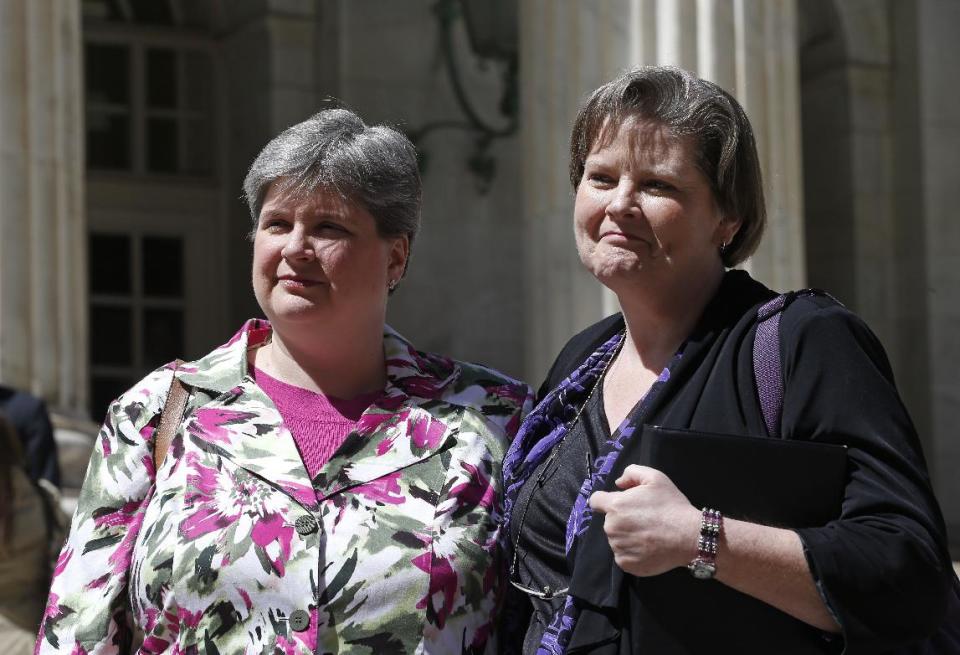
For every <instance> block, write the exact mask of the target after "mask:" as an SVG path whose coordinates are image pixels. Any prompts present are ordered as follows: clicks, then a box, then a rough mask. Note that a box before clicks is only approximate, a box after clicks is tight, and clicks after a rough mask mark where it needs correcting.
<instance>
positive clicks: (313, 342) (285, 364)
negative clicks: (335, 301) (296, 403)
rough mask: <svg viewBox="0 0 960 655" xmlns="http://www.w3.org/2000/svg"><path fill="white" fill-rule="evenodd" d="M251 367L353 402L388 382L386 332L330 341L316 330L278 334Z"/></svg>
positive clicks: (380, 330)
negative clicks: (385, 354)
mask: <svg viewBox="0 0 960 655" xmlns="http://www.w3.org/2000/svg"><path fill="white" fill-rule="evenodd" d="M251 363H252V364H253V365H255V366H256V367H257V368H259V369H260V370H262V371H264V372H265V373H266V374H267V375H270V376H271V377H273V378H276V379H277V380H280V381H281V382H286V383H287V384H292V385H294V386H297V387H302V388H304V389H309V390H311V391H317V392H320V393H322V394H324V395H326V396H333V397H336V398H343V399H350V398H355V397H357V396H360V395H362V394H365V393H370V392H374V391H379V390H380V389H383V387H384V385H385V384H386V381H387V373H386V363H385V360H384V355H383V327H382V326H378V328H377V329H375V330H372V329H371V330H366V331H363V332H361V331H353V332H350V333H349V336H348V337H341V338H338V339H327V338H324V336H322V335H321V334H318V333H317V332H316V331H315V330H299V331H295V330H278V329H277V328H276V326H274V329H273V336H272V339H271V341H270V343H268V344H267V345H265V346H263V347H262V348H259V349H258V350H256V351H253V353H252V358H251Z"/></svg>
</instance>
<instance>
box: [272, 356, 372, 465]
mask: <svg viewBox="0 0 960 655" xmlns="http://www.w3.org/2000/svg"><path fill="white" fill-rule="evenodd" d="M253 379H254V380H255V381H256V383H257V385H258V386H259V387H260V388H261V389H263V392H264V393H265V394H267V396H269V398H270V400H272V401H273V404H274V405H276V406H277V409H278V410H279V411H280V416H281V417H282V418H283V423H284V425H286V426H287V429H288V430H290V434H292V435H293V439H294V441H296V442H297V448H298V449H299V450H300V456H301V457H302V458H303V463H304V464H305V465H306V467H307V472H308V473H309V474H310V477H311V478H315V477H316V476H317V474H318V473H319V472H320V469H321V468H323V465H324V464H326V463H327V462H328V461H330V457H331V456H333V453H334V452H336V450H337V448H339V447H340V445H341V444H342V443H343V441H344V440H345V439H346V438H347V435H349V434H350V431H351V430H353V428H354V426H355V425H356V424H357V421H358V420H359V419H360V415H361V414H363V412H364V410H365V409H367V407H369V406H370V404H371V403H373V401H374V400H376V399H377V398H379V397H380V393H381V392H379V391H377V392H374V393H369V394H365V395H363V396H358V397H356V398H351V399H350V400H342V399H340V398H334V397H333V396H325V395H323V394H322V393H317V392H315V391H310V390H308V389H304V388H302V387H295V386H293V385H292V384H287V383H286V382H281V381H280V380H278V379H276V378H274V377H271V376H269V375H267V374H266V373H264V372H263V371H261V370H260V369H258V368H256V367H253Z"/></svg>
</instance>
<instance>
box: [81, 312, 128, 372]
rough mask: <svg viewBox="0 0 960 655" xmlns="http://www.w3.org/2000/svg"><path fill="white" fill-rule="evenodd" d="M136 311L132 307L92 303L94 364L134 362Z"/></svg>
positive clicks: (107, 364) (118, 364) (117, 364)
mask: <svg viewBox="0 0 960 655" xmlns="http://www.w3.org/2000/svg"><path fill="white" fill-rule="evenodd" d="M132 316H133V313H132V312H131V310H130V308H129V307H104V306H102V305H97V304H96V303H92V304H91V305H90V364H91V365H92V366H98V365H105V366H130V365H132V364H133V346H132V342H133V326H132V321H131V318H132Z"/></svg>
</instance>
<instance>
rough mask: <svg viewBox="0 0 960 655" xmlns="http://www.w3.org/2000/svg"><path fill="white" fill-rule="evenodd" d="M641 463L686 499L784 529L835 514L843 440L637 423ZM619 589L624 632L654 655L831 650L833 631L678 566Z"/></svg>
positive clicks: (836, 645)
mask: <svg viewBox="0 0 960 655" xmlns="http://www.w3.org/2000/svg"><path fill="white" fill-rule="evenodd" d="M639 459H640V462H639V463H641V464H644V465H646V466H651V467H653V468H656V469H659V470H661V471H663V472H664V473H666V474H667V476H669V477H670V479H671V480H672V481H673V482H674V484H676V485H677V488H678V489H680V491H682V492H683V493H684V494H685V495H686V496H687V498H688V499H689V500H690V502H691V503H693V505H694V506H695V507H704V506H706V507H712V508H716V509H718V510H720V511H721V512H723V514H724V516H726V517H730V518H739V519H744V520H748V521H752V522H756V523H762V524H765V525H772V526H778V527H783V528H802V527H813V526H820V525H824V524H826V523H828V522H829V521H831V520H832V519H835V518H837V517H838V516H839V515H840V508H841V504H842V502H843V494H844V486H845V484H846V475H847V452H846V448H845V447H843V446H836V445H832V444H822V443H812V442H802V441H795V440H789V439H775V438H770V437H744V436H730V435H724V434H715V433H708V432H694V431H690V430H676V429H670V428H662V427H654V426H645V427H644V429H643V433H642V434H641V442H640V457H639ZM625 593H626V594H628V595H629V596H630V597H631V600H630V601H629V602H630V607H631V611H632V612H633V613H634V615H635V616H636V618H635V620H634V621H633V622H632V624H631V625H634V626H643V629H642V631H641V632H640V633H638V634H636V635H633V640H634V642H636V644H637V645H638V646H640V647H641V648H640V650H643V651H644V652H651V653H657V654H658V655H675V654H680V653H683V654H685V655H686V654H689V655H699V654H700V653H715V652H718V650H717V649H718V648H720V651H719V652H724V653H737V654H738V655H740V654H743V655H753V654H755V653H756V654H759V653H763V655H767V654H769V653H776V654H777V655H808V654H818V655H820V654H823V653H834V652H839V650H840V648H842V640H836V641H833V642H828V641H825V640H824V638H823V636H822V633H820V632H819V631H818V630H816V629H814V628H812V627H810V626H809V625H807V624H805V623H803V622H801V621H798V620H797V619H794V618H792V617H790V616H788V615H787V614H784V613H783V612H780V611H779V610H777V609H774V608H773V607H772V606H770V605H767V604H765V603H763V602H761V601H759V600H757V599H755V598H752V597H750V596H747V595H745V594H742V593H740V592H738V591H736V590H734V589H732V588H731V587H727V586H726V585H724V584H722V583H720V582H717V581H715V580H695V579H694V578H693V576H691V575H690V573H689V572H688V571H687V570H686V569H685V568H677V569H673V570H671V571H667V572H666V573H663V574H661V575H656V576H652V577H646V578H639V577H638V578H630V583H629V584H628V585H626V589H625Z"/></svg>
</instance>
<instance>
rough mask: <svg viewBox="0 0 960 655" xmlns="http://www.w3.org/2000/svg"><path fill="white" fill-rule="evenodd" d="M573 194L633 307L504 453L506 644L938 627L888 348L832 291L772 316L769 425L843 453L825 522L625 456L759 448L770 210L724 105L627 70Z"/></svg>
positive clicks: (578, 161) (939, 557)
mask: <svg viewBox="0 0 960 655" xmlns="http://www.w3.org/2000/svg"><path fill="white" fill-rule="evenodd" d="M570 180H571V183H572V185H573V187H574V189H575V191H576V202H575V209H574V233H575V236H576V243H577V249H578V251H579V254H580V258H581V260H582V261H583V263H584V265H585V266H586V267H587V269H588V270H590V272H591V273H593V274H594V276H595V277H596V278H597V279H598V280H599V281H600V282H601V283H603V284H604V285H605V286H607V287H608V288H610V289H611V290H612V291H613V292H614V293H616V295H617V297H618V300H619V303H620V306H621V309H622V314H620V315H617V316H614V317H611V318H608V319H606V320H604V321H601V322H600V323H598V324H596V325H594V326H592V327H590V328H588V329H587V330H586V331H584V332H583V333H581V334H579V335H577V336H575V337H574V338H573V339H572V340H571V341H570V342H569V343H568V344H567V346H566V347H565V348H564V350H563V351H562V352H561V354H560V356H559V357H558V359H557V361H556V362H555V364H554V366H553V368H552V370H551V372H550V374H549V375H548V378H547V380H546V382H545V383H544V386H543V387H542V388H541V391H540V401H541V402H540V404H539V406H538V408H537V409H536V410H535V411H534V412H533V414H531V415H530V417H528V419H527V421H526V422H525V424H524V426H523V428H522V429H521V432H520V434H519V435H518V437H517V439H516V440H515V442H514V445H513V447H512V448H511V450H510V453H509V454H508V455H507V458H506V460H505V462H504V477H505V485H506V489H507V491H506V500H505V516H506V521H507V526H508V529H507V530H505V531H504V533H505V539H507V540H509V543H508V544H506V546H507V550H508V552H509V556H510V561H511V562H512V564H511V567H510V579H511V582H512V583H513V585H514V587H515V588H516V589H518V590H519V591H518V592H517V593H515V594H514V597H513V598H512V599H511V603H512V604H513V611H512V612H510V613H509V614H508V615H509V616H520V615H523V610H524V609H526V610H529V616H530V619H529V622H526V623H524V624H523V625H522V626H519V627H518V628H517V629H516V630H514V631H513V634H510V629H507V632H508V634H507V635H506V638H505V639H504V641H505V643H507V644H511V643H513V644H519V643H520V642H521V641H522V643H523V649H522V652H523V653H531V654H532V653H549V654H554V653H555V654H561V653H572V652H594V653H595V652H603V653H607V652H609V653H640V652H643V653H656V654H657V655H664V654H670V653H706V652H736V653H774V652H775V653H829V652H845V653H848V654H851V655H852V654H854V653H879V652H883V651H884V650H888V649H891V648H895V647H899V646H901V645H904V644H908V643H911V642H915V641H917V640H919V639H922V638H923V637H924V636H925V635H927V634H929V633H930V632H932V631H934V630H935V629H936V627H937V626H938V625H939V623H940V621H941V620H942V617H943V615H944V611H945V606H946V599H947V591H948V589H949V584H950V579H951V577H950V575H951V574H950V573H949V571H950V563H949V557H948V554H947V549H946V540H945V531H944V526H943V519H942V517H941V514H940V510H939V508H938V506H937V502H936V500H935V498H934V496H933V493H932V490H931V487H930V482H929V478H928V474H927V471H926V467H925V464H924V461H923V455H922V453H921V450H920V445H919V442H918V439H917V436H916V433H915V431H914V428H913V426H912V424H911V422H910V419H909V417H908V415H907V413H906V411H905V409H904V407H903V405H902V403H901V401H900V398H899V396H898V394H897V391H896V388H895V387H894V383H893V376H892V373H891V371H890V367H889V364H888V362H887V359H886V356H885V355H884V352H883V349H882V348H881V346H880V344H879V343H878V341H877V340H876V338H875V337H874V336H873V335H872V333H871V332H870V331H869V329H868V328H867V327H866V326H865V325H864V324H863V322H862V321H861V320H860V319H858V318H857V317H856V316H854V315H853V314H852V313H850V312H849V311H847V310H846V309H844V308H843V307H842V306H841V305H839V304H838V303H836V302H835V301H833V300H831V299H830V298H828V297H826V296H817V295H814V296H803V297H799V298H797V299H796V300H794V301H793V302H791V303H790V304H788V305H787V306H786V308H785V309H784V310H783V312H782V315H781V316H780V324H779V351H778V354H779V356H780V362H781V369H780V370H781V371H782V379H783V384H784V394H783V398H782V407H781V408H778V409H781V410H782V412H781V419H780V421H779V423H778V424H777V425H776V426H774V427H775V428H777V431H779V433H780V434H781V435H782V436H783V437H784V438H787V439H795V440H808V441H813V442H823V443H831V444H842V445H844V446H846V447H847V453H848V454H847V469H846V482H845V485H844V491H843V494H842V496H843V497H842V508H841V509H840V510H839V516H838V517H837V518H836V519H835V520H831V521H829V522H827V523H826V524H825V525H817V526H814V527H802V528H796V529H788V528H781V527H775V526H772V525H763V524H760V523H754V522H750V521H747V520H738V519H737V518H733V517H730V516H723V514H722V512H723V508H722V507H718V508H716V509H711V508H699V507H694V506H693V505H692V504H691V503H690V502H689V501H688V499H687V498H686V496H685V495H684V494H683V493H682V492H681V491H680V490H679V489H678V488H677V487H676V486H675V485H674V483H673V482H672V481H671V479H670V478H669V477H667V476H666V475H665V474H663V473H661V472H660V471H658V470H656V469H653V468H649V467H645V466H639V465H638V464H637V462H638V461H639V459H640V444H641V443H642V439H641V434H642V432H643V430H644V426H649V425H657V426H665V427H669V428H680V429H687V430H696V431H701V432H705V433H712V434H718V435H722V434H731V435H749V436H763V437H766V436H768V429H767V426H766V425H765V422H764V417H763V412H762V408H761V404H760V400H759V398H758V394H757V386H756V381H755V377H754V366H753V361H752V353H753V345H754V337H755V333H756V328H757V321H756V316H757V310H758V308H759V307H761V306H762V305H764V304H765V303H767V302H768V301H770V300H771V299H772V298H774V297H775V296H776V294H774V293H773V292H771V291H770V290H769V289H767V288H766V287H764V286H763V285H761V284H759V283H758V282H755V281H753V280H752V279H751V278H750V277H749V276H748V275H747V274H746V273H744V272H742V271H727V269H728V268H729V267H732V266H735V265H737V264H739V263H740V262H742V261H743V260H745V259H746V258H747V257H748V256H749V255H750V254H751V253H752V252H753V251H754V250H755V248H756V246H757V244H758V242H759V240H760V237H761V234H762V232H763V226H764V220H765V212H764V202H763V192H762V182H761V176H760V167H759V162H758V158H757V153H756V146H755V143H754V138H753V133H752V130H751V127H750V124H749V121H748V120H747V117H746V115H745V114H744V112H743V110H742V108H741V107H740V105H739V104H738V103H737V102H736V100H734V99H733V98H732V97H731V96H730V95H729V94H727V93H726V92H724V91H723V90H722V89H720V88H719V87H717V86H716V85H714V84H712V83H710V82H706V81H704V80H700V79H698V78H696V77H695V76H693V75H691V74H689V73H687V72H685V71H681V70H677V69H670V68H662V67H647V68H640V69H636V70H634V71H631V72H629V73H626V74H625V75H623V76H622V77H620V78H618V79H616V80H614V81H612V82H610V83H608V84H606V85H604V86H602V87H600V88H599V89H597V90H596V91H595V92H594V93H593V94H592V95H591V96H590V98H589V99H588V100H587V102H586V104H585V105H584V106H583V107H582V108H581V110H580V112H579V114H578V116H577V119H576V122H575V124H574V129H573V137H572V141H571V162H570ZM721 473H722V471H721ZM817 475H818V471H817V470H811V471H809V478H810V484H811V485H816V484H817ZM796 493H803V491H802V489H797V490H796ZM839 502H840V501H838V504H839ZM717 510H720V511H717ZM685 569H689V570H685ZM691 573H692V574H693V575H691ZM711 578H712V579H711ZM520 592H522V593H520ZM731 608H736V609H735V610H734V609H731ZM518 610H520V611H519V612H518Z"/></svg>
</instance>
